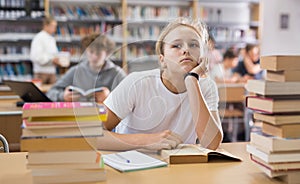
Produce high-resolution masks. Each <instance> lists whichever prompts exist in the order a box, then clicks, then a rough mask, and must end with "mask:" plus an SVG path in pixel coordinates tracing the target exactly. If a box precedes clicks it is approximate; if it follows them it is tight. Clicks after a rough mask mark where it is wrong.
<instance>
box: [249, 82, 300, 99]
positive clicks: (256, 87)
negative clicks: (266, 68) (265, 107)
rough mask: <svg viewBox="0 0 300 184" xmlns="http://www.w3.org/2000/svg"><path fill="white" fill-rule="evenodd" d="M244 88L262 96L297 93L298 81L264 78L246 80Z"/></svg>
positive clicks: (299, 87) (299, 88)
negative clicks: (266, 79)
mask: <svg viewBox="0 0 300 184" xmlns="http://www.w3.org/2000/svg"><path fill="white" fill-rule="evenodd" d="M245 88H246V90H247V91H249V92H252V93H257V94H260V95H264V96H270V95H299V94H300V81H299V82H295V81H294V82H273V81H265V80H248V81H247V83H246V85H245Z"/></svg>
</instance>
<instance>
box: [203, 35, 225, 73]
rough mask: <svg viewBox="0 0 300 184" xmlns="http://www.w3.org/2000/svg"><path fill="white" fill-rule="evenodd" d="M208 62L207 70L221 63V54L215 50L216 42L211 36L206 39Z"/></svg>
mask: <svg viewBox="0 0 300 184" xmlns="http://www.w3.org/2000/svg"><path fill="white" fill-rule="evenodd" d="M207 57H208V60H209V70H212V69H213V68H214V66H216V65H218V64H219V63H221V62H222V59H223V58H222V54H221V52H220V51H219V50H218V49H217V48H216V41H215V39H214V37H213V35H212V34H209V37H208V55H207Z"/></svg>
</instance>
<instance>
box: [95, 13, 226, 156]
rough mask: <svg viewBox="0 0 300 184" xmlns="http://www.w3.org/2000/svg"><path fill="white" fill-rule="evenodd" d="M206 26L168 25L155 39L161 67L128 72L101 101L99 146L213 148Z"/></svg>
mask: <svg viewBox="0 0 300 184" xmlns="http://www.w3.org/2000/svg"><path fill="white" fill-rule="evenodd" d="M207 38H208V34H207V30H206V28H205V26H204V25H203V24H202V23H201V22H199V21H191V20H189V19H185V18H179V19H176V20H175V21H173V22H171V23H169V25H167V26H166V27H165V29H164V30H163V31H162V33H161V35H160V36H159V38H158V41H157V43H156V52H157V54H158V56H159V61H160V64H161V69H154V70H149V71H143V72H135V73H131V74H130V75H129V76H128V77H126V78H125V79H124V80H123V81H122V82H121V83H120V84H119V85H118V86H117V87H116V88H115V90H114V91H112V93H111V94H110V95H109V96H108V98H107V99H106V100H105V101H104V104H105V105H106V107H107V110H108V120H107V121H106V122H104V126H105V127H106V128H107V129H108V130H112V129H115V132H108V131H106V132H105V135H104V136H103V137H102V138H100V139H99V146H98V148H99V149H109V150H128V149H138V148H146V149H154V150H159V149H172V148H175V147H176V146H177V145H178V144H179V143H182V142H183V143H189V144H195V143H196V141H199V143H200V144H201V145H202V146H204V147H207V148H210V149H216V148H218V146H219V144H220V142H221V141H222V137H223V134H222V128H221V123H220V118H219V116H218V110H217V108H218V94H217V88H216V85H215V83H214V82H213V80H211V79H210V78H199V76H202V75H204V74H205V72H206V70H207V69H206V68H207V60H206V59H204V55H205V53H204V51H205V47H206V44H207Z"/></svg>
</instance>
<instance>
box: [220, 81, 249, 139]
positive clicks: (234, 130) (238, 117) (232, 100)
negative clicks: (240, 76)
mask: <svg viewBox="0 0 300 184" xmlns="http://www.w3.org/2000/svg"><path fill="white" fill-rule="evenodd" d="M218 92H219V102H220V104H219V107H220V109H219V111H220V117H221V119H222V124H223V125H224V124H225V123H227V124H228V128H227V132H228V133H229V134H230V135H231V141H232V142H236V141H237V140H238V132H239V125H240V124H244V96H245V88H244V84H218ZM224 131H225V130H224ZM245 131H246V130H245ZM227 132H226V133H227Z"/></svg>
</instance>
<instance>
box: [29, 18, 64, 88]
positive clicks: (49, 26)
mask: <svg viewBox="0 0 300 184" xmlns="http://www.w3.org/2000/svg"><path fill="white" fill-rule="evenodd" d="M56 27H57V21H56V20H55V19H54V18H53V17H45V19H44V20H43V29H42V30H41V31H40V32H39V33H38V34H37V35H36V36H35V37H34V38H33V40H32V42H31V48H30V59H31V61H32V63H33V73H34V78H35V79H40V80H41V81H42V83H43V84H53V83H54V82H55V81H56V66H59V58H58V57H57V54H58V49H57V45H56V41H55V38H54V37H53V35H54V34H55V32H56Z"/></svg>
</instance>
